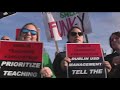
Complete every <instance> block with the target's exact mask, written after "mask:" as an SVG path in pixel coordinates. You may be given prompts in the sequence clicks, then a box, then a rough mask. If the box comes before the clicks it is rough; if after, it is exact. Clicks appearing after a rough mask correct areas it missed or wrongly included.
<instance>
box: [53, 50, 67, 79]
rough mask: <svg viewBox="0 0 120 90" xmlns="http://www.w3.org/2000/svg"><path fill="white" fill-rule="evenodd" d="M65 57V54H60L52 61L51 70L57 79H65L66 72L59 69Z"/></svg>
mask: <svg viewBox="0 0 120 90" xmlns="http://www.w3.org/2000/svg"><path fill="white" fill-rule="evenodd" d="M65 57H66V52H60V53H58V54H57V55H56V57H55V59H54V61H53V69H54V72H55V75H56V77H57V78H67V71H63V70H62V69H61V66H60V64H61V61H62V60H63V59H64V58H65Z"/></svg>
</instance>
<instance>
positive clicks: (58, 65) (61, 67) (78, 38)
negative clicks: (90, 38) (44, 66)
mask: <svg viewBox="0 0 120 90" xmlns="http://www.w3.org/2000/svg"><path fill="white" fill-rule="evenodd" d="M83 35H84V33H83V32H82V30H81V29H80V28H79V27H77V26H74V27H72V28H71V29H70V30H69V31H68V35H67V39H68V41H67V43H84V36H83ZM69 62H71V59H70V58H69V57H66V52H65V51H64V52H60V53H58V54H57V55H56V57H55V59H54V61H53V68H54V72H55V75H56V77H57V78H67V66H68V63H69ZM103 64H104V65H105V66H106V67H107V69H108V70H110V64H109V62H107V61H105V62H103Z"/></svg>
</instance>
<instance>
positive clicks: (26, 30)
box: [22, 29, 37, 35]
mask: <svg viewBox="0 0 120 90" xmlns="http://www.w3.org/2000/svg"><path fill="white" fill-rule="evenodd" d="M28 32H30V33H31V34H32V35H37V31H35V30H29V29H23V30H22V33H28Z"/></svg>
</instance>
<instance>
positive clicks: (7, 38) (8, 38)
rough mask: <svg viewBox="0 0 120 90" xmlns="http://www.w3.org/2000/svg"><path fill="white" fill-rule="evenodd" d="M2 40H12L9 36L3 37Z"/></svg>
mask: <svg viewBox="0 0 120 90" xmlns="http://www.w3.org/2000/svg"><path fill="white" fill-rule="evenodd" d="M1 40H10V37H8V36H3V37H1Z"/></svg>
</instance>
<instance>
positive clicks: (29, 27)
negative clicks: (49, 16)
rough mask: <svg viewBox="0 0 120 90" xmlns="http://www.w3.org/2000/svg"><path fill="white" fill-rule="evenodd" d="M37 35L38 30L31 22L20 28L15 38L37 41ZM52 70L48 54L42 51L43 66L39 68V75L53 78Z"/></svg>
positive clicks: (38, 39) (38, 33)
mask: <svg viewBox="0 0 120 90" xmlns="http://www.w3.org/2000/svg"><path fill="white" fill-rule="evenodd" d="M39 35H40V31H39V29H38V28H37V26H36V25H35V24H33V23H27V24H25V25H24V26H23V28H21V30H20V33H19V36H18V39H17V40H21V41H35V42H37V41H40V38H39ZM52 70H53V67H52V63H51V60H50V58H49V55H48V54H46V53H43V68H42V69H41V70H40V73H41V75H42V76H43V77H46V78H55V75H54V73H53V71H52Z"/></svg>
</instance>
